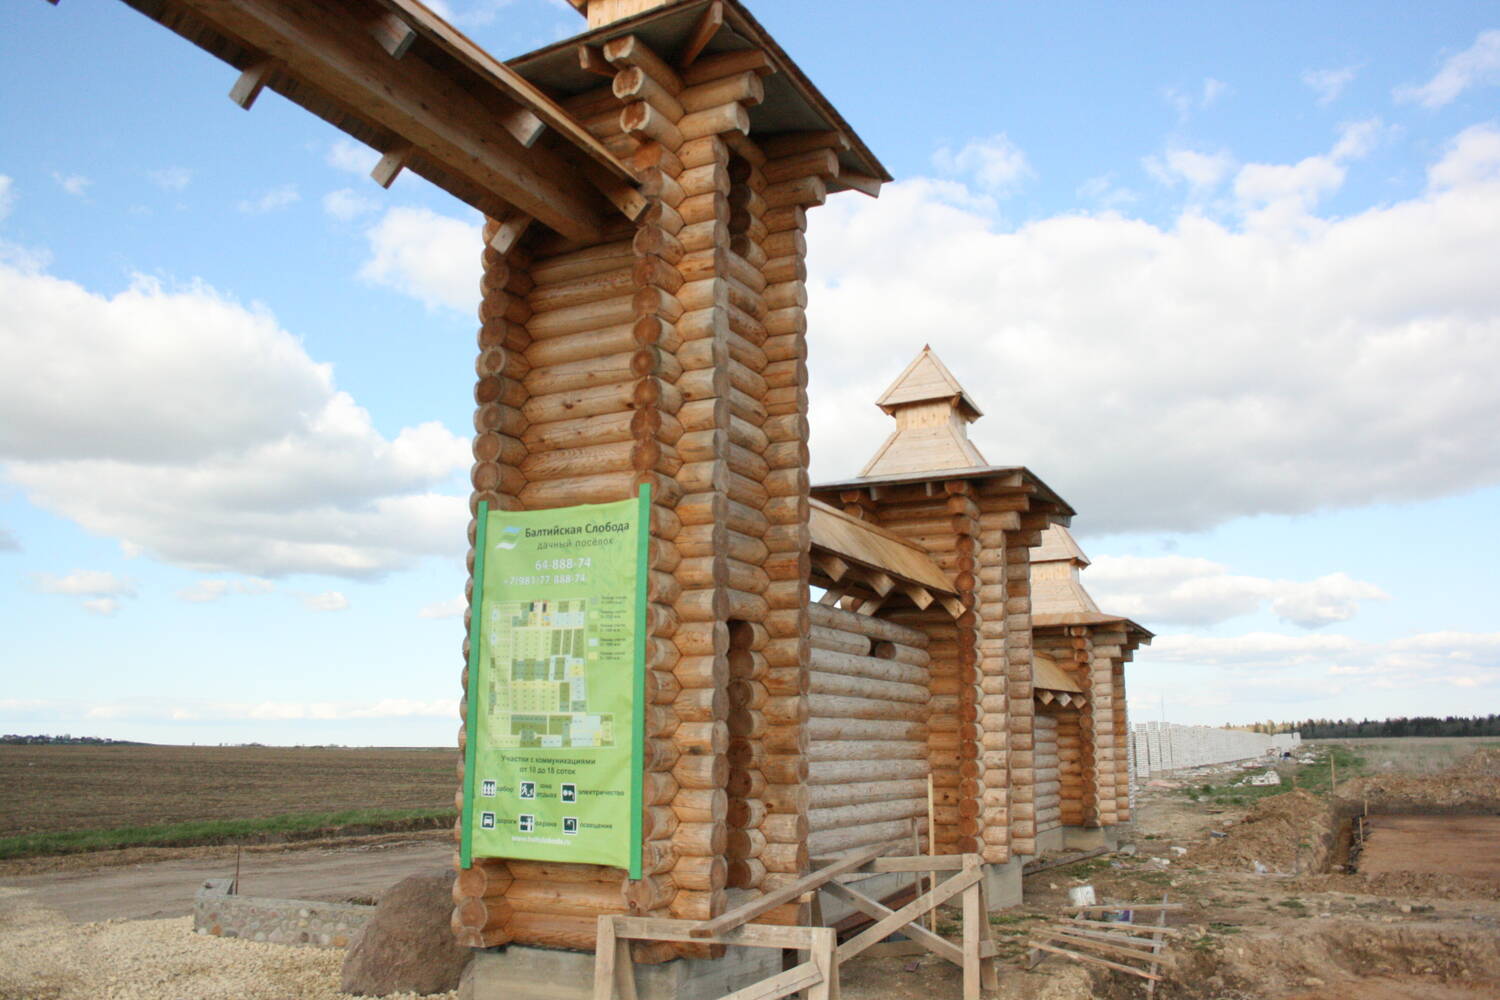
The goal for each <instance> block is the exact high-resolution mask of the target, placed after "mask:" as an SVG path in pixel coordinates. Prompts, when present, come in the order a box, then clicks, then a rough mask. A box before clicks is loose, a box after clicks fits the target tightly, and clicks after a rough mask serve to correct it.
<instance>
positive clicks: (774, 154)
mask: <svg viewBox="0 0 1500 1000" xmlns="http://www.w3.org/2000/svg"><path fill="white" fill-rule="evenodd" d="M575 6H577V7H578V8H579V9H580V10H581V11H583V12H584V13H586V14H587V16H588V18H589V24H590V29H591V30H589V31H588V32H587V33H585V34H584V35H581V36H579V37H576V38H572V39H568V40H567V41H564V42H560V43H558V44H556V45H552V46H549V47H547V48H545V49H542V50H540V51H538V52H533V53H531V54H529V55H525V56H521V57H520V58H518V59H514V60H511V61H510V62H509V63H508V67H509V69H510V70H511V71H513V72H514V73H516V74H517V75H518V76H520V77H521V78H522V79H524V80H526V81H527V82H529V83H530V84H531V85H532V86H534V87H536V88H537V89H538V90H540V91H543V92H544V93H546V94H547V95H548V96H549V97H550V98H551V99H553V100H555V101H556V102H557V104H558V106H559V107H561V108H562V109H564V111H565V112H566V113H567V114H568V115H570V116H571V117H572V118H573V119H574V120H575V121H576V122H577V123H579V125H580V126H581V127H582V128H584V129H585V130H586V131H587V133H588V134H589V136H590V137H591V138H592V139H593V140H595V141H597V142H599V143H601V144H602V145H603V146H605V147H606V148H607V149H608V151H609V152H610V153H611V155H613V156H615V157H616V158H618V160H619V161H620V162H621V163H624V164H626V165H627V166H628V167H629V169H630V170H631V171H632V173H633V175H634V177H635V179H636V181H637V183H638V189H639V192H640V194H641V196H642V198H643V199H644V206H643V209H642V211H641V212H640V213H639V215H638V216H636V217H634V218H626V217H623V216H622V217H617V218H615V219H614V220H612V221H611V222H610V223H608V224H606V225H605V226H604V227H603V228H602V230H601V232H600V233H599V235H598V236H597V237H593V238H589V239H580V238H577V237H576V236H575V235H573V234H571V233H565V232H561V231H558V230H557V229H555V228H554V227H546V226H540V225H534V224H533V225H527V224H526V222H527V220H526V219H525V218H524V217H518V216H514V215H507V216H505V217H491V218H490V219H489V221H488V223H487V225H486V227H485V239H486V241H487V244H488V245H487V247H486V248H485V250H484V254H483V256H484V278H483V291H484V297H483V302H482V305H481V307H480V319H481V322H482V327H481V330H480V335H479V339H480V353H479V359H478V364H477V372H478V384H477V387H476V391H475V401H476V403H477V407H478V408H477V411H476V416H475V430H476V437H475V439H474V458H475V465H474V470H473V485H474V493H473V495H472V498H471V508H472V509H475V510H477V507H478V504H479V502H480V501H482V500H485V501H488V502H489V504H490V507H491V508H492V509H511V510H535V509H545V508H550V507H557V506H563V505H570V504H577V503H600V502H607V501H613V500H621V499H624V498H627V497H630V496H633V495H635V493H636V491H637V489H638V487H639V486H640V485H641V484H643V483H647V484H650V486H651V491H652V492H651V496H652V501H653V506H652V510H651V525H650V530H651V540H650V583H649V588H648V598H649V601H650V608H649V615H648V625H649V629H650V637H649V639H648V650H647V661H648V662H647V678H648V680H647V692H648V698H649V700H650V702H651V704H650V707H649V709H648V714H647V726H646V748H645V755H644V757H645V771H646V774H645V784H644V790H645V817H644V822H643V838H644V849H643V856H644V865H643V877H642V878H641V879H639V880H630V879H628V878H626V876H625V873H624V872H623V871H621V870H619V869H613V868H605V867H601V866H585V865H556V864H554V865H542V864H537V863H534V862H521V861H504V860H484V861H480V862H478V863H477V864H476V865H475V868H474V869H470V870H469V871H467V872H464V873H462V875H461V877H460V879H459V881H458V883H457V884H456V887H455V909H454V916H453V927H454V931H455V933H456V934H457V936H458V939H459V940H460V941H462V942H463V943H465V944H468V945H471V946H474V947H489V946H494V945H499V944H507V943H514V944H522V945H534V946H544V947H551V948H573V949H589V948H591V947H592V946H593V942H594V934H595V927H596V918H597V917H598V916H599V915H600V914H610V913H618V914H624V915H633V916H646V917H670V918H677V919H688V920H707V919H710V918H712V917H714V916H717V915H718V914H720V913H722V912H724V910H725V909H726V907H727V906H728V905H729V904H730V902H731V900H732V899H733V898H738V894H744V893H751V894H754V893H761V892H765V891H770V890H772V889H774V888H777V887H778V886H781V885H784V884H787V883H788V882H790V881H793V880H795V879H796V878H798V877H799V876H800V875H801V874H803V873H804V872H805V871H806V870H807V866H808V857H809V855H808V844H809V822H810V815H811V803H810V794H809V785H808V781H809V773H810V761H809V752H808V751H809V742H810V741H811V740H813V739H815V738H816V733H817V732H818V731H819V730H817V729H816V727H813V726H810V724H809V719H810V713H811V712H812V710H813V708H814V706H816V705H817V703H818V702H819V700H820V699H826V700H828V701H830V702H832V701H833V699H835V698H836V696H835V695H833V694H831V693H828V692H824V691H819V690H816V689H814V688H813V686H812V684H811V678H810V677H809V672H808V665H809V661H810V659H811V658H812V654H813V645H812V642H811V640H810V638H809V637H810V634H811V628H812V622H811V620H810V618H809V610H808V603H809V589H808V588H809V579H810V573H811V553H812V545H813V538H812V528H811V524H810V507H809V482H808V474H807V461H808V451H807V436H808V424H807V411H808V400H807V391H806V386H807V353H808V348H807V337H806V333H807V320H806V315H805V312H804V309H805V307H806V304H807V291H806V286H805V279H806V273H807V271H806V264H805V255H806V249H807V244H806V240H805V237H804V232H805V230H806V227H807V213H808V209H810V208H814V207H816V206H818V205H820V204H822V203H823V201H824V199H825V198H826V197H827V195H828V194H829V193H830V192H833V191H840V190H846V189H857V190H860V191H863V192H865V193H867V194H871V195H873V194H875V193H876V192H877V191H878V189H879V187H880V184H881V183H882V182H883V181H885V180H888V179H889V176H888V175H887V174H886V172H885V170H884V168H883V167H882V166H881V165H880V164H879V162H878V161H877V160H875V158H874V157H873V155H871V154H870V152H869V151H868V150H867V149H866V148H865V146H864V144H863V143H862V142H861V141H860V140H859V138H858V136H856V135H855V134H854V133H853V131H852V130H851V129H850V128H849V127H848V125H847V124H845V123H844V121H843V120H842V118H840V117H839V115H838V114H837V112H835V111H834V110H833V108H832V107H831V106H829V105H828V103H827V102H826V100H824V98H823V97H822V96H821V95H820V94H819V93H818V91H817V90H816V89H815V88H814V87H813V86H812V85H811V83H809V82H808V81H807V79H806V78H805V77H804V76H803V74H802V73H801V71H800V70H799V69H798V68H797V67H796V65H795V64H794V63H792V62H791V60H790V59H789V58H788V57H787V56H786V54H785V53H784V52H782V51H781V49H780V47H779V46H777V45H776V43H775V42H774V41H773V40H772V39H771V38H770V37H769V36H768V35H767V34H766V33H765V31H764V29H762V28H761V27H760V25H759V24H757V23H756V22H755V20H754V19H753V18H752V17H751V16H750V15H749V13H748V12H746V11H745V10H744V9H743V8H742V7H741V6H739V5H738V4H737V3H734V2H732V0H724V2H710V0H696V2H681V3H643V2H627V0H588V2H584V0H578V2H575ZM473 537H474V525H473V524H471V526H470V541H471V545H472V542H473ZM472 567H473V554H472V551H471V553H470V570H471V573H472ZM471 592H472V586H471ZM465 655H466V656H467V649H465ZM908 655H912V654H908ZM924 695H925V690H924ZM921 710H922V711H925V697H924V698H923V705H922V706H921ZM461 739H462V737H461ZM821 808H822V809H823V810H824V814H825V815H828V816H833V815H836V814H833V813H828V812H827V810H833V809H836V808H839V807H836V806H833V805H831V804H827V803H825V804H823V806H822V807H821ZM825 842H826V843H827V844H828V845H829V846H833V845H834V839H832V838H831V837H830V838H825V840H823V841H818V840H815V841H814V843H817V844H820V845H821V844H823V843H825ZM476 870H477V871H478V872H479V874H475V871H476ZM805 916H806V912H805V908H804V907H801V906H799V905H798V904H797V903H792V904H788V905H785V906H781V907H779V908H777V909H775V910H772V911H771V912H769V913H766V914H764V915H763V916H762V917H761V918H759V919H760V920H761V921H762V922H771V923H797V922H799V920H801V919H802V918H803V917H805ZM634 948H635V954H636V958H637V960H638V961H643V962H652V961H660V960H662V959H665V958H669V957H672V956H673V955H685V956H694V957H709V956H712V955H715V954H717V953H719V952H720V951H722V945H714V946H711V945H706V944H693V943H690V942H687V943H684V942H677V943H667V944H663V943H653V942H637V943H636V944H635V946H634Z"/></svg>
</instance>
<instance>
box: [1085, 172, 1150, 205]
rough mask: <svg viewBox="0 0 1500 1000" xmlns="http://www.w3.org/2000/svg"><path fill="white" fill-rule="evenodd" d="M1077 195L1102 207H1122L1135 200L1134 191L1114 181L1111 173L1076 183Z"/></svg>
mask: <svg viewBox="0 0 1500 1000" xmlns="http://www.w3.org/2000/svg"><path fill="white" fill-rule="evenodd" d="M1077 194H1078V197H1079V198H1082V199H1086V200H1088V201H1092V202H1095V203H1096V204H1098V205H1100V206H1101V207H1103V208H1107V209H1111V208H1123V207H1124V206H1126V205H1130V204H1132V203H1134V202H1135V201H1136V200H1137V196H1136V193H1135V192H1134V191H1132V190H1130V189H1129V188H1127V187H1120V186H1119V185H1117V184H1116V183H1115V175H1114V174H1113V173H1108V174H1100V175H1099V176H1098V177H1090V178H1089V179H1088V180H1086V181H1084V182H1083V183H1082V184H1080V185H1078V191H1077Z"/></svg>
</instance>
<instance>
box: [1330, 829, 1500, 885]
mask: <svg viewBox="0 0 1500 1000" xmlns="http://www.w3.org/2000/svg"><path fill="white" fill-rule="evenodd" d="M1363 832H1364V835H1365V838H1366V840H1365V846H1364V850H1363V851H1361V852H1360V855H1359V871H1360V874H1362V875H1392V874H1396V873H1399V872H1416V873H1419V874H1427V875H1456V876H1458V877H1460V878H1476V879H1486V880H1489V881H1497V880H1500V816H1403V815H1396V816H1371V817H1370V821H1369V822H1368V823H1366V824H1364V825H1363Z"/></svg>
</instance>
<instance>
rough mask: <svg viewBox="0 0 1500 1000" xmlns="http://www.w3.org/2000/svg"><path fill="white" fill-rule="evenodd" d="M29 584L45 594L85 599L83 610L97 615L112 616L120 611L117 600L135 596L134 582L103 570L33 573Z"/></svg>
mask: <svg viewBox="0 0 1500 1000" xmlns="http://www.w3.org/2000/svg"><path fill="white" fill-rule="evenodd" d="M32 582H33V583H34V585H35V586H36V589H37V590H40V591H41V592H42V593H44V594H63V595H66V596H68V597H82V598H84V600H83V601H82V604H83V609H84V610H85V611H88V612H91V613H93V614H96V615H112V614H114V613H115V612H116V611H118V610H119V609H120V598H122V597H134V596H136V590H135V581H133V580H129V579H126V578H125V577H122V576H116V575H115V574H113V573H110V572H107V571H105V570H97V569H75V570H74V571H73V572H71V573H69V574H68V575H66V576H57V575H55V574H53V573H36V574H33V576H32Z"/></svg>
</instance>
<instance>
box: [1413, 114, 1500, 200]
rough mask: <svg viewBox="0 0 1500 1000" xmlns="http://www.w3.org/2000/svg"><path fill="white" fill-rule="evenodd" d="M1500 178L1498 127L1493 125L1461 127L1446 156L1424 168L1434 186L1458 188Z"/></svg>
mask: <svg viewBox="0 0 1500 1000" xmlns="http://www.w3.org/2000/svg"><path fill="white" fill-rule="evenodd" d="M1495 181H1500V128H1496V127H1495V126H1494V125H1493V124H1485V125H1473V126H1471V127H1469V128H1466V129H1464V130H1463V131H1462V132H1460V133H1459V134H1458V136H1457V137H1456V138H1455V139H1454V140H1453V142H1451V143H1450V144H1449V146H1448V151H1447V153H1446V155H1445V156H1444V157H1443V158H1442V159H1441V160H1439V161H1438V162H1437V163H1435V164H1433V165H1432V167H1430V168H1429V169H1428V171H1427V183H1428V184H1429V185H1430V186H1431V187H1433V188H1457V187H1463V186H1466V185H1475V184H1487V183H1494V182H1495Z"/></svg>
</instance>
